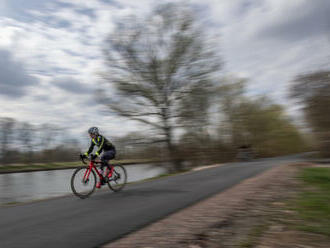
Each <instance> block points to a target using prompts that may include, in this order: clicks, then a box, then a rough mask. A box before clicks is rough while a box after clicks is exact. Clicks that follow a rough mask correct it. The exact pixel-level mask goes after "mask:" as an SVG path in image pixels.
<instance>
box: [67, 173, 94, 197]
mask: <svg viewBox="0 0 330 248" xmlns="http://www.w3.org/2000/svg"><path fill="white" fill-rule="evenodd" d="M88 170H89V168H88V167H79V168H77V169H76V170H75V171H74V172H73V174H72V177H71V189H72V192H73V193H74V194H75V195H76V196H78V197H80V198H81V199H85V198H87V197H89V196H90V195H91V194H92V193H93V192H94V190H95V186H96V175H95V172H94V171H93V170H92V171H91V173H90V174H89V177H88V178H86V175H87V173H88ZM84 177H85V178H84Z"/></svg>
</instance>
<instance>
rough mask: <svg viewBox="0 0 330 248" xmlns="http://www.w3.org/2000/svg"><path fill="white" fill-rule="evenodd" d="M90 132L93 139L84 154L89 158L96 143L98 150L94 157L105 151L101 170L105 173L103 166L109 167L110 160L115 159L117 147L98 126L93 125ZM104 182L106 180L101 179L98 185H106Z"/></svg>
mask: <svg viewBox="0 0 330 248" xmlns="http://www.w3.org/2000/svg"><path fill="white" fill-rule="evenodd" d="M88 134H89V136H90V137H91V139H92V140H91V144H90V146H89V149H88V151H87V152H85V153H84V155H83V156H85V157H86V158H87V157H88V156H89V154H90V153H91V152H92V151H93V150H94V147H95V145H96V146H97V147H98V150H97V151H96V152H95V155H92V156H93V159H94V158H95V157H98V156H100V154H101V153H102V152H103V153H102V155H101V161H102V164H101V171H100V173H101V174H102V175H103V168H104V167H105V166H106V167H108V162H109V160H111V159H114V158H115V156H116V148H115V146H114V145H113V144H112V143H111V142H110V141H109V140H107V139H106V138H105V137H104V136H102V135H101V134H100V133H99V129H98V128H97V127H91V128H90V129H88ZM104 183H105V182H104V181H103V180H102V181H99V182H98V183H97V184H96V187H97V188H101V185H104Z"/></svg>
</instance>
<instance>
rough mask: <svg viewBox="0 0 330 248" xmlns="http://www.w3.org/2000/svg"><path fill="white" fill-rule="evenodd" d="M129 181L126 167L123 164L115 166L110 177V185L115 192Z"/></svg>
mask: <svg viewBox="0 0 330 248" xmlns="http://www.w3.org/2000/svg"><path fill="white" fill-rule="evenodd" d="M126 183H127V173H126V169H125V168H124V167H123V166H121V165H114V166H113V173H112V176H111V177H110V178H109V181H108V186H109V188H110V189H111V190H113V191H114V192H118V191H120V190H122V189H123V188H124V187H125V185H126Z"/></svg>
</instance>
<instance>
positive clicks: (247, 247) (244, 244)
mask: <svg viewBox="0 0 330 248" xmlns="http://www.w3.org/2000/svg"><path fill="white" fill-rule="evenodd" d="M267 228H268V226H267V225H266V224H259V225H256V226H254V227H253V228H252V229H251V230H250V232H249V233H248V236H247V237H246V238H245V239H244V240H241V241H240V242H239V244H238V247H241V248H251V247H255V245H256V244H257V242H258V240H259V238H260V237H261V235H262V234H263V233H264V232H265V231H266V230H267Z"/></svg>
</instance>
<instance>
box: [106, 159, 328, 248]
mask: <svg viewBox="0 0 330 248" xmlns="http://www.w3.org/2000/svg"><path fill="white" fill-rule="evenodd" d="M297 171H298V166H292V165H282V166H279V167H276V168H274V169H272V170H269V171H266V172H264V173H262V174H260V175H258V176H256V177H254V178H250V179H247V180H245V181H243V182H242V183H240V184H239V185H236V186H234V187H232V188H230V189H228V190H226V191H224V192H222V193H219V194H217V195H215V196H213V197H211V198H208V199H206V200H204V201H201V202H199V203H197V204H195V205H193V206H191V207H188V208H186V209H184V210H181V211H179V212H177V213H174V214H172V215H170V216H168V217H167V218H164V219H162V220H160V221H158V222H155V223H153V224H150V225H149V226H147V227H145V228H143V229H141V230H139V231H136V232H134V233H132V234H129V235H127V236H126V237H123V238H121V239H119V240H117V241H115V242H112V243H110V244H107V245H105V246H103V247H104V248H112V247H113V248H121V247H122V248H130V247H141V248H142V247H144V248H153V247H154V248H162V247H164V248H165V247H166V248H169V247H170V248H179V247H180V248H181V247H188V248H202V247H203V248H204V247H210V248H211V247H212V248H213V247H214V248H215V247H242V248H243V247H259V248H266V247H290V248H293V247H324V248H325V247H330V245H329V244H330V243H329V238H328V237H324V236H321V235H315V234H306V233H303V232H298V231H295V230H291V229H290V225H289V224H288V221H289V220H290V219H294V212H292V211H290V210H288V206H287V202H288V199H292V198H293V197H295V195H296V194H297V192H298V189H299V184H300V182H299V181H298V180H297V179H296V177H295V176H296V173H297ZM316 240H317V241H318V242H315V241H316Z"/></svg>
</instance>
